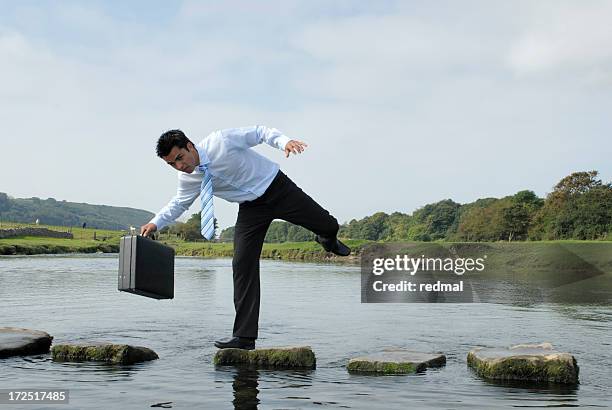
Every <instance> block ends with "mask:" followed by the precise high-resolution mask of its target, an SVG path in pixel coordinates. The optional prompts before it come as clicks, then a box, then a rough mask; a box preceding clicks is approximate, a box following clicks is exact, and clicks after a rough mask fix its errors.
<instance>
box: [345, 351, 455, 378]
mask: <svg viewBox="0 0 612 410" xmlns="http://www.w3.org/2000/svg"><path fill="white" fill-rule="evenodd" d="M445 364H446V356H445V355H443V354H438V353H433V354H432V353H423V352H415V351H411V350H406V349H399V348H390V349H385V350H383V351H382V352H379V353H374V354H370V355H367V356H362V357H356V358H354V359H351V360H349V362H348V365H347V366H346V368H347V370H348V371H349V372H351V373H377V374H408V373H416V372H420V371H423V370H425V369H427V368H428V367H440V366H444V365H445Z"/></svg>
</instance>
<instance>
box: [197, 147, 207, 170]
mask: <svg viewBox="0 0 612 410" xmlns="http://www.w3.org/2000/svg"><path fill="white" fill-rule="evenodd" d="M195 147H196V149H197V150H198V155H199V156H200V165H198V169H199V170H200V171H204V170H205V169H206V168H207V166H208V164H209V163H210V159H208V155H206V151H204V148H203V147H200V146H199V145H196V146H195Z"/></svg>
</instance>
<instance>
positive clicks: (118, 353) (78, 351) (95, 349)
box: [51, 343, 159, 364]
mask: <svg viewBox="0 0 612 410" xmlns="http://www.w3.org/2000/svg"><path fill="white" fill-rule="evenodd" d="M51 355H52V357H53V360H54V361H58V362H82V361H96V362H106V363H111V364H134V363H139V362H144V361H148V360H155V359H159V356H158V355H157V353H155V352H154V351H153V350H151V349H149V348H146V347H142V346H131V345H126V344H111V343H98V344H96V343H94V344H63V345H57V346H53V348H52V349H51Z"/></svg>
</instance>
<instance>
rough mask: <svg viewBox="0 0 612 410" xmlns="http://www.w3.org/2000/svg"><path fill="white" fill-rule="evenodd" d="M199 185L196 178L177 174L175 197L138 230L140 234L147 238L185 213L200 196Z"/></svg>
mask: <svg viewBox="0 0 612 410" xmlns="http://www.w3.org/2000/svg"><path fill="white" fill-rule="evenodd" d="M200 183H201V182H200V181H199V180H198V179H197V178H189V177H188V176H186V175H181V173H179V182H178V188H177V190H176V195H174V197H173V198H172V199H171V200H170V202H168V204H167V205H166V206H165V207H163V208H162V209H161V210H160V211H159V212H158V213H157V215H155V217H154V218H153V219H151V221H149V223H148V224H146V225H143V226H142V227H141V228H140V234H141V235H143V236H148V235H149V234H151V233H153V232H155V231H157V230H158V229H162V228H163V227H164V226H167V225H169V224H171V223H172V222H174V221H175V220H176V218H178V217H179V216H181V215H182V214H183V213H184V212H185V211H187V210H188V209H189V207H190V206H191V204H192V203H193V201H195V199H196V198H197V197H198V195H199V194H200Z"/></svg>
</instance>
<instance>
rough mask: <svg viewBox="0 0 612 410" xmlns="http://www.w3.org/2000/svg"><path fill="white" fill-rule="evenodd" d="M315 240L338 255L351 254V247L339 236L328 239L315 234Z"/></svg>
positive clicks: (328, 250)
mask: <svg viewBox="0 0 612 410" xmlns="http://www.w3.org/2000/svg"><path fill="white" fill-rule="evenodd" d="M315 241H316V242H317V243H318V244H320V245H321V246H322V247H323V249H325V250H326V251H327V252H331V253H334V254H336V255H338V256H349V255H350V254H351V248H349V247H348V246H346V245H345V244H343V243H342V242H340V241H339V240H338V238H333V239H327V238H323V237H321V236H319V235H317V236H315Z"/></svg>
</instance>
